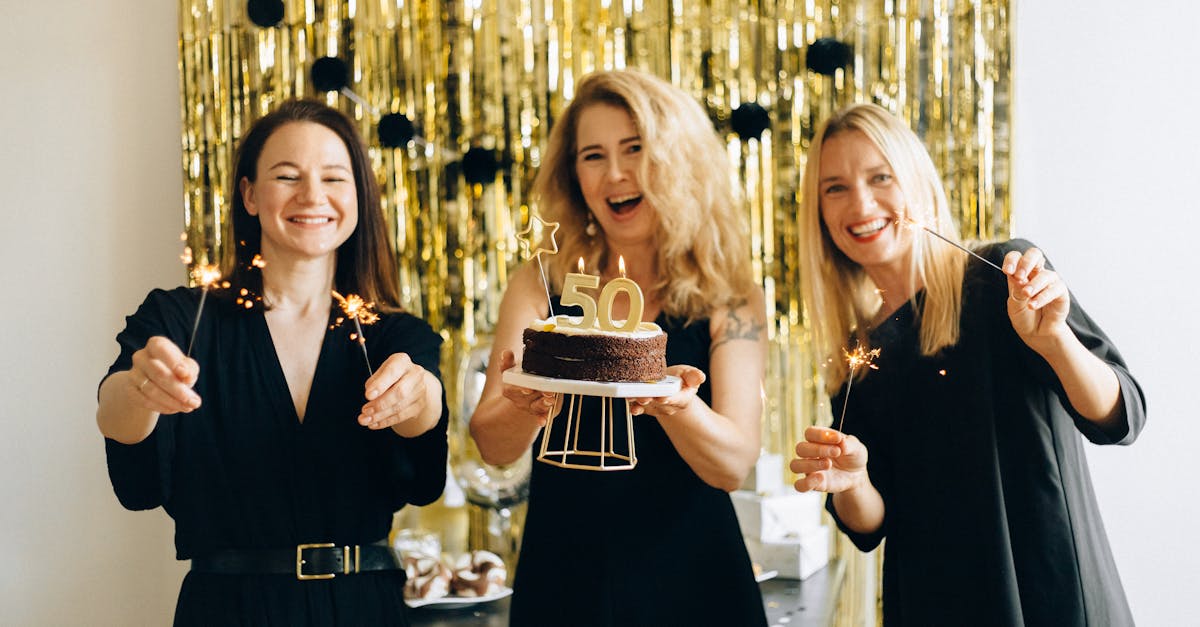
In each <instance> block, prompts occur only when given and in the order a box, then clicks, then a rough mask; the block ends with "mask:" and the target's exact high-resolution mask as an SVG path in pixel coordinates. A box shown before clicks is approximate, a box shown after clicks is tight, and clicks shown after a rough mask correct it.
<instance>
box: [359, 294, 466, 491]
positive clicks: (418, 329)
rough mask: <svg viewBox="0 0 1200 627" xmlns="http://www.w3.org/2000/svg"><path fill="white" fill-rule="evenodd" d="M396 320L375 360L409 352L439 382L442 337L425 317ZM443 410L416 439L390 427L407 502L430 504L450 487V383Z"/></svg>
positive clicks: (396, 474)
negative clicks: (403, 435) (447, 404)
mask: <svg viewBox="0 0 1200 627" xmlns="http://www.w3.org/2000/svg"><path fill="white" fill-rule="evenodd" d="M394 317H395V320H394V321H390V322H391V324H389V325H388V328H387V329H386V331H385V332H384V334H383V337H381V338H380V339H381V340H382V341H381V342H379V346H380V348H381V349H382V350H383V352H381V353H380V354H379V355H376V356H373V357H372V361H376V360H377V361H376V363H382V362H383V361H385V360H386V359H387V358H388V357H390V356H391V355H393V354H395V353H405V354H407V355H408V357H409V359H411V360H412V361H413V363H414V364H417V365H418V366H421V367H422V368H424V369H426V370H428V371H429V372H430V373H432V374H433V376H435V377H437V379H438V381H441V380H442V374H441V367H440V364H441V345H442V337H441V336H440V335H438V334H437V333H434V331H433V329H432V328H431V327H430V326H429V324H428V323H426V322H425V321H424V320H422V319H420V318H417V317H415V316H412V315H409V314H394ZM441 401H442V412H441V416H440V417H439V418H438V422H437V424H436V425H434V427H433V428H432V429H430V430H429V431H426V432H425V433H422V434H421V435H419V436H417V437H414V438H404V437H400V436H397V435H396V434H395V432H393V431H391V430H390V429H388V430H387V431H389V432H390V433H388V434H387V436H388V437H389V440H390V441H391V442H392V444H393V445H394V447H395V449H396V452H395V454H394V455H391V456H390V460H391V467H390V468H389V475H390V476H391V477H392V481H393V485H395V486H396V487H397V489H399V490H400V498H401V500H402V501H403V503H411V504H413V505H427V504H429V503H432V502H434V501H436V500H437V499H438V497H440V496H441V495H442V491H443V490H444V489H445V487H446V461H447V458H448V455H449V444H448V441H447V431H448V429H449V422H450V412H449V408H448V407H447V406H446V386H445V384H444V383H443V385H442V394H441Z"/></svg>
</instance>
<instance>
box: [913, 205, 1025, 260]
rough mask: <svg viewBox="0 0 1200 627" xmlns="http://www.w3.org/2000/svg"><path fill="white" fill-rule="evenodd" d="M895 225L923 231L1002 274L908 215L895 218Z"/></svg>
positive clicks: (973, 253)
mask: <svg viewBox="0 0 1200 627" xmlns="http://www.w3.org/2000/svg"><path fill="white" fill-rule="evenodd" d="M896 223H897V224H899V225H900V226H903V227H907V228H910V229H913V230H916V229H923V230H924V231H925V232H926V233H928V234H930V235H932V236H934V237H936V238H938V239H940V240H942V241H943V242H946V243H947V244H950V245H951V246H953V247H955V248H957V249H959V250H961V251H963V252H964V253H967V254H968V255H971V256H972V257H974V258H976V259H978V260H980V261H982V262H984V263H986V264H987V265H989V266H991V267H993V268H995V269H997V270H999V271H1001V272H1004V268H1001V267H1000V266H998V265H996V264H994V263H992V262H990V261H988V260H987V259H984V258H983V257H982V256H980V255H979V254H978V253H976V252H975V251H973V250H971V249H969V248H967V247H965V246H963V245H962V244H959V243H958V242H955V241H953V240H951V239H948V238H946V237H945V236H944V235H942V234H941V233H938V232H937V231H935V230H933V229H931V228H929V227H928V226H925V224H924V223H922V222H919V221H917V220H915V219H914V218H913V217H912V216H911V215H908V214H905V215H901V216H900V217H899V218H896Z"/></svg>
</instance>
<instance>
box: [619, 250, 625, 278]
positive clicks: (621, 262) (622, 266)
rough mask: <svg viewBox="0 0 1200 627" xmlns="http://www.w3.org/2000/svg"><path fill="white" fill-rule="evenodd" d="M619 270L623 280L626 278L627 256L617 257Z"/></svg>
mask: <svg viewBox="0 0 1200 627" xmlns="http://www.w3.org/2000/svg"><path fill="white" fill-rule="evenodd" d="M617 268H618V269H619V270H620V272H621V278H625V255H618V256H617Z"/></svg>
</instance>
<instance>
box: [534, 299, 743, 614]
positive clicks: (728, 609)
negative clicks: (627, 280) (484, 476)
mask: <svg viewBox="0 0 1200 627" xmlns="http://www.w3.org/2000/svg"><path fill="white" fill-rule="evenodd" d="M553 303H554V311H555V313H568V314H571V315H578V314H579V313H580V310H579V309H578V308H575V307H562V306H561V305H560V304H559V302H558V298H557V297H555V299H554V301H553ZM656 322H657V323H658V325H659V326H661V327H662V328H663V331H665V332H666V334H667V363H668V364H671V365H675V364H689V365H692V366H695V367H697V368H699V369H701V370H703V371H705V372H706V373H707V372H708V364H709V361H708V357H709V356H708V349H709V345H710V343H711V338H710V337H709V329H708V326H709V321H708V320H707V319H705V320H697V321H694V322H693V323H692V324H689V325H685V324H684V323H683V321H681V320H676V319H671V318H667V317H666V316H663V315H660V316H659V317H658V319H657V320H656ZM747 393H752V394H757V393H758V391H757V390H750V391H747ZM699 397H700V398H701V399H703V400H704V402H706V403H709V402H711V391H710V389H709V385H708V383H707V382H706V383H705V384H704V385H702V386H701V388H700V390H699ZM585 399H586V402H585V405H584V409H583V411H584V416H585V417H584V419H583V420H584V424H598V423H597V422H595V421H596V420H597V415H598V413H599V411H600V409H599V407H600V406H599V402H598V399H596V398H595V397H585ZM614 407H615V408H616V416H615V417H616V420H615V421H614V422H615V423H616V424H617V426H618V433H617V434H616V441H618V442H620V441H621V439H622V438H623V437H624V430H623V425H624V419H625V409H624V407H625V405H624V403H623V402H621V401H620V400H619V399H618V401H617V402H616V403H614ZM633 425H634V426H633V429H634V438H635V440H634V441H635V443H636V446H637V459H638V463H637V466H636V467H635V468H634V469H633V470H624V471H608V472H592V471H587V470H577V469H567V468H559V467H557V466H552V465H549V464H545V463H542V462H536V461H535V462H534V464H533V476H532V478H531V480H530V481H531V483H530V492H529V509H528V512H527V517H526V522H525V529H524V533H523V536H522V541H521V555H520V558H519V559H518V561H517V567H516V579H515V580H514V582H513V600H512V609H511V612H510V616H511V621H512V622H511V624H512V625H513V626H514V627H526V626H529V627H542V626H550V625H571V626H572V627H584V626H589V625H605V626H613V627H634V626H640V625H646V626H655V627H657V626H659V625H737V626H739V627H750V626H753V625H764V624H766V615H765V613H764V610H763V602H762V596H761V593H760V592H759V588H758V584H757V583H755V581H754V573H753V571H752V569H751V566H750V558H749V556H748V554H747V553H746V545H745V541H744V540H743V539H742V535H741V531H740V529H739V527H738V522H737V517H736V516H735V514H734V511H733V504H732V502H731V501H730V499H729V494H728V493H726V492H724V491H722V490H719V489H717V488H714V487H712V486H709V485H708V484H706V483H704V482H703V481H702V480H701V479H700V477H698V476H697V475H696V473H695V472H694V471H692V469H691V467H690V466H688V465H687V463H686V462H685V461H684V460H683V458H682V457H680V455H679V452H678V451H676V450H675V446H674V445H673V444H671V440H670V439H669V438H668V437H667V434H666V432H665V431H664V430H663V428H662V426H660V425H659V423H658V420H657V419H656V418H654V417H653V416H635V417H634V418H633ZM556 432H557V431H556ZM589 435H590V434H588V433H585V434H583V435H582V436H581V443H583V445H582V447H581V448H588V447H595V446H596V444H597V442H595V441H591V442H584V439H587V438H588V437H589ZM543 436H544V430H543V434H541V435H539V436H538V438H537V440H536V441H535V442H534V444H533V451H534V455H535V456H536V454H537V452H538V450H539V448H540V446H541V441H542V437H543ZM592 437H593V438H595V439H596V440H598V437H595V436H594V435H592ZM552 442H553V440H552ZM591 450H596V449H595V448H592V449H591Z"/></svg>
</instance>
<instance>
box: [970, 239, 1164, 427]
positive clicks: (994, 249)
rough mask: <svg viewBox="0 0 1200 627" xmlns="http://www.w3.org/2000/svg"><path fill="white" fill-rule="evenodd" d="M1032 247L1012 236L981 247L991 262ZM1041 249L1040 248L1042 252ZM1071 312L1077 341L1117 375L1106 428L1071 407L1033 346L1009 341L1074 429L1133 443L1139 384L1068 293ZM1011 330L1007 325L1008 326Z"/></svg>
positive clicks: (1139, 418)
mask: <svg viewBox="0 0 1200 627" xmlns="http://www.w3.org/2000/svg"><path fill="white" fill-rule="evenodd" d="M1033 246H1034V244H1033V243H1031V242H1029V241H1027V240H1023V239H1014V240H1010V241H1007V242H1002V243H999V244H995V245H993V246H989V247H988V248H987V249H986V250H985V255H984V256H985V257H986V258H988V260H989V261H993V262H994V263H996V264H997V265H1000V264H1001V262H1002V260H1003V259H1004V256H1005V255H1006V254H1008V252H1010V251H1014V250H1016V251H1020V252H1024V251H1026V250H1028V249H1030V248H1032V247H1033ZM1043 252H1044V251H1043ZM1046 267H1047V268H1049V269H1051V270H1053V269H1054V266H1053V265H1052V264H1051V263H1050V260H1049V258H1047V260H1046ZM1000 285H1001V286H1004V287H1003V290H1004V293H1003V295H999V296H997V298H1000V299H1007V298H1008V292H1007V287H1006V285H1007V284H1006V283H1000ZM1070 297H1071V311H1070V313H1068V314H1067V326H1069V327H1070V328H1071V331H1072V332H1073V333H1074V334H1075V337H1077V338H1078V339H1079V341H1080V343H1081V344H1083V346H1084V347H1085V348H1087V349H1088V351H1090V352H1091V353H1092V354H1093V355H1095V356H1096V357H1098V358H1100V360H1101V361H1103V362H1104V363H1106V364H1108V366H1109V367H1110V368H1112V370H1113V372H1114V373H1115V374H1116V376H1117V381H1118V383H1119V384H1120V387H1121V398H1120V403H1121V416H1122V419H1123V420H1122V421H1121V423H1120V424H1118V425H1116V426H1115V427H1113V428H1110V429H1108V430H1105V429H1102V428H1101V427H1099V426H1098V425H1096V423H1094V422H1092V421H1091V420H1088V419H1087V418H1085V417H1083V416H1081V415H1080V414H1079V412H1077V411H1075V408H1074V407H1072V406H1071V402H1070V401H1069V400H1068V399H1067V393H1066V390H1065V389H1063V386H1062V383H1061V382H1060V381H1059V380H1058V376H1057V375H1056V374H1055V373H1054V370H1053V369H1052V368H1050V364H1048V363H1047V362H1046V360H1045V359H1043V358H1042V356H1041V355H1038V354H1037V353H1036V352H1035V351H1034V350H1033V349H1031V348H1029V347H1028V346H1025V345H1024V342H1022V341H1021V339H1020V337H1018V336H1017V335H1016V332H1015V331H1013V332H1012V337H1013V340H1014V341H1016V342H1019V343H1021V345H1022V346H1021V355H1022V360H1023V361H1024V363H1025V365H1026V366H1027V367H1028V368H1029V370H1030V372H1032V373H1034V375H1035V376H1036V377H1038V378H1039V379H1040V380H1042V381H1043V382H1044V383H1045V384H1046V385H1048V386H1050V387H1051V388H1052V389H1053V390H1054V392H1055V394H1056V395H1057V396H1058V398H1059V400H1060V402H1061V403H1062V406H1063V408H1065V409H1066V411H1067V412H1068V413H1069V414H1070V415H1071V418H1072V420H1073V421H1074V423H1075V428H1076V429H1078V430H1079V432H1080V433H1081V434H1083V436H1084V437H1086V438H1087V439H1088V440H1089V441H1091V442H1092V443H1094V444H1122V445H1127V444H1131V443H1133V441H1134V440H1136V439H1137V436H1138V434H1140V433H1141V431H1142V428H1143V427H1144V426H1145V424H1146V396H1145V394H1144V393H1143V391H1142V387H1141V385H1139V384H1138V382H1137V380H1136V379H1134V378H1133V375H1132V374H1130V372H1129V368H1128V366H1126V364H1125V360H1124V358H1122V357H1121V354H1120V352H1118V351H1117V347H1116V346H1115V345H1113V343H1112V340H1110V339H1109V338H1108V336H1107V335H1105V333H1104V331H1103V330H1101V329H1100V326H1099V325H1097V324H1096V322H1095V321H1094V320H1092V318H1091V316H1089V315H1088V314H1087V312H1086V311H1084V309H1083V307H1082V306H1080V304H1079V301H1077V300H1076V299H1075V295H1074V294H1071V295H1070ZM997 309H998V311H1000V312H1001V314H1002V315H1003V316H1004V320H1005V322H1007V320H1008V318H1007V313H1006V311H1005V309H1004V308H1003V306H1000V307H998V308H997ZM1009 328H1010V329H1011V325H1010V327H1009Z"/></svg>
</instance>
